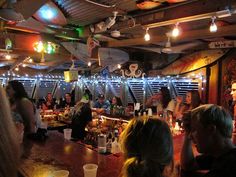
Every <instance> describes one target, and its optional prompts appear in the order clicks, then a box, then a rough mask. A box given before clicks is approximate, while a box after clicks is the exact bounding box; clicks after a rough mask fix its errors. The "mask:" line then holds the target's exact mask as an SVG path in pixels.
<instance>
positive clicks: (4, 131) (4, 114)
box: [0, 86, 20, 177]
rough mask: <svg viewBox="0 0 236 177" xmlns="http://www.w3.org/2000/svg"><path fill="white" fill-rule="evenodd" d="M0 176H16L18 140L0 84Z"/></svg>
mask: <svg viewBox="0 0 236 177" xmlns="http://www.w3.org/2000/svg"><path fill="white" fill-rule="evenodd" d="M0 100H1V101H0V121H1V123H0V159H1V162H2V163H1V164H0V177H6V176H9V177H16V176H17V168H18V160H19V148H20V147H19V146H20V144H19V142H18V141H17V132H16V127H15V125H14V122H13V119H12V117H11V110H10V106H9V102H8V99H7V97H6V93H5V91H4V90H3V88H2V87H1V86H0Z"/></svg>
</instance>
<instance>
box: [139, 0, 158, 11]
mask: <svg viewBox="0 0 236 177" xmlns="http://www.w3.org/2000/svg"><path fill="white" fill-rule="evenodd" d="M136 5H137V7H138V8H139V9H141V10H147V9H153V8H155V7H158V6H160V5H161V3H160V2H158V1H155V0H138V1H136Z"/></svg>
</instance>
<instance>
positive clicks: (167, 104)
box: [157, 87, 175, 120]
mask: <svg viewBox="0 0 236 177" xmlns="http://www.w3.org/2000/svg"><path fill="white" fill-rule="evenodd" d="M159 94H160V95H159V99H160V102H159V103H158V104H157V114H158V115H159V116H160V117H164V119H167V120H169V119H171V118H172V116H173V113H174V109H175V101H174V100H173V99H172V98H171V94H170V91H169V89H168V88H167V87H161V89H160V92H159Z"/></svg>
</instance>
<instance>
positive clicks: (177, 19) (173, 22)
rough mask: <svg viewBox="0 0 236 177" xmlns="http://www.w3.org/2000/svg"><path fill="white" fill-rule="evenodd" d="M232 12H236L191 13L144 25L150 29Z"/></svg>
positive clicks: (223, 15)
mask: <svg viewBox="0 0 236 177" xmlns="http://www.w3.org/2000/svg"><path fill="white" fill-rule="evenodd" d="M233 14H236V10H235V9H225V10H221V11H215V12H209V13H205V14H198V15H192V16H188V17H182V18H176V19H171V20H167V21H161V22H156V23H151V24H148V25H145V27H146V28H149V29H151V28H157V27H162V26H168V25H174V24H176V23H178V22H181V23H186V22H192V21H198V20H204V19H210V18H212V17H213V16H215V17H217V18H219V19H221V18H225V17H229V16H232V15H233Z"/></svg>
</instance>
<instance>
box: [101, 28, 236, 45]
mask: <svg viewBox="0 0 236 177" xmlns="http://www.w3.org/2000/svg"><path fill="white" fill-rule="evenodd" d="M235 34H236V25H228V26H221V27H219V28H218V31H217V32H215V33H211V32H210V31H209V28H206V29H201V30H192V31H185V32H183V33H182V34H181V36H179V37H177V38H176V39H173V38H172V39H171V40H172V41H173V42H187V41H192V40H197V39H207V38H218V37H226V36H234V35H235ZM163 41H167V37H166V35H156V36H151V40H150V41H145V40H144V38H143V37H142V38H136V39H126V40H117V41H108V42H107V44H106V45H105V46H106V47H129V46H137V45H148V44H152V43H159V42H163Z"/></svg>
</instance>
